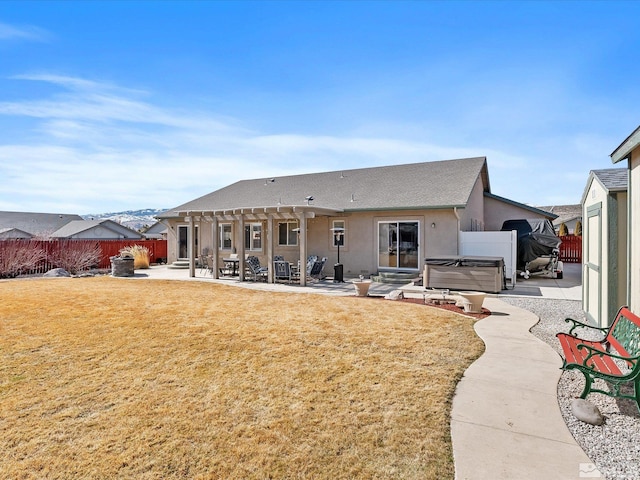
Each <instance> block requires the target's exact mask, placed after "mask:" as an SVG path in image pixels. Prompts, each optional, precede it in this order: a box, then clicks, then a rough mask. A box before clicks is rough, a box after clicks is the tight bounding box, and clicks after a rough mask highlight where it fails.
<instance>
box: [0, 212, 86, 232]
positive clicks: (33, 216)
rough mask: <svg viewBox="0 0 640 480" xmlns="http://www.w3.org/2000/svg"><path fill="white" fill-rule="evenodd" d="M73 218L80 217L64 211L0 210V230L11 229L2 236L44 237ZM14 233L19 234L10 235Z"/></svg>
mask: <svg viewBox="0 0 640 480" xmlns="http://www.w3.org/2000/svg"><path fill="white" fill-rule="evenodd" d="M74 220H82V217H81V216H80V215H69V214H66V213H32V212H0V230H3V231H5V232H9V231H13V233H12V234H6V235H4V236H3V237H2V238H33V237H40V238H46V237H49V236H50V235H51V234H52V233H53V232H55V231H56V230H58V229H60V228H61V227H63V226H64V225H66V224H67V223H69V222H71V221H74ZM16 234H17V235H21V236H19V237H15V236H13V237H11V236H10V235H16ZM25 234H26V235H25Z"/></svg>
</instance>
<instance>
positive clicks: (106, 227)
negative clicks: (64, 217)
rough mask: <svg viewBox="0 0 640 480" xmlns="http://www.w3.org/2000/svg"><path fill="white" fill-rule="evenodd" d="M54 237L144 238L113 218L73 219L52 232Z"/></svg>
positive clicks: (86, 238) (93, 238)
mask: <svg viewBox="0 0 640 480" xmlns="http://www.w3.org/2000/svg"><path fill="white" fill-rule="evenodd" d="M51 237H52V238H72V239H82V240H121V239H136V240H138V239H142V238H143V236H142V235H141V234H140V233H139V232H136V231H135V230H132V229H130V228H127V227H125V226H124V225H120V224H119V223H117V222H114V221H113V220H106V219H103V220H72V221H71V222H69V223H67V224H66V225H64V226H62V227H61V228H59V229H58V230H56V231H55V232H53V233H52V234H51Z"/></svg>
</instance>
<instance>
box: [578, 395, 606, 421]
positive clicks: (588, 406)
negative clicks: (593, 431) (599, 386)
mask: <svg viewBox="0 0 640 480" xmlns="http://www.w3.org/2000/svg"><path fill="white" fill-rule="evenodd" d="M571 413H573V414H574V415H575V417H576V418H577V419H578V420H582V421H583V422H585V423H588V424H590V425H602V424H603V423H604V417H603V416H602V413H600V410H599V409H598V407H596V406H595V405H594V404H593V403H590V402H588V401H586V400H585V399H583V398H576V399H574V400H573V401H572V402H571Z"/></svg>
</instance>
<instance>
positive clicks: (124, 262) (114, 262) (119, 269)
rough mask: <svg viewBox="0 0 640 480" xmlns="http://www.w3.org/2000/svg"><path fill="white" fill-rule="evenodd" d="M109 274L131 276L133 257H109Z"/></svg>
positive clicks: (132, 273)
mask: <svg viewBox="0 0 640 480" xmlns="http://www.w3.org/2000/svg"><path fill="white" fill-rule="evenodd" d="M110 260H111V276H113V277H133V275H134V268H133V257H111V258H110Z"/></svg>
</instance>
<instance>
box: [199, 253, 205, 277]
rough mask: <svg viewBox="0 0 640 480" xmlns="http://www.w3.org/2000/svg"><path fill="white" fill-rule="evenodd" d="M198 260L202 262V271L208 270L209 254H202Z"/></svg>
mask: <svg viewBox="0 0 640 480" xmlns="http://www.w3.org/2000/svg"><path fill="white" fill-rule="evenodd" d="M198 262H199V263H200V273H202V272H203V270H207V255H206V254H205V253H202V254H200V258H199V259H198Z"/></svg>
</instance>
